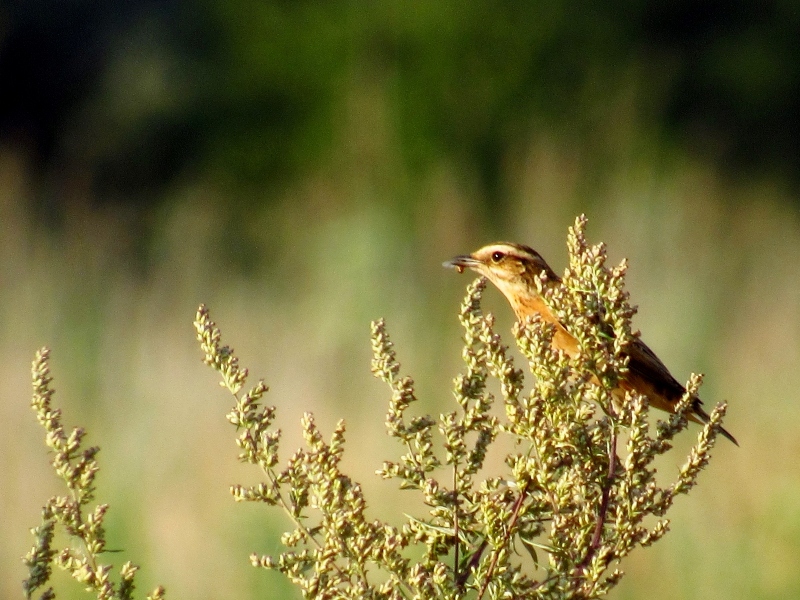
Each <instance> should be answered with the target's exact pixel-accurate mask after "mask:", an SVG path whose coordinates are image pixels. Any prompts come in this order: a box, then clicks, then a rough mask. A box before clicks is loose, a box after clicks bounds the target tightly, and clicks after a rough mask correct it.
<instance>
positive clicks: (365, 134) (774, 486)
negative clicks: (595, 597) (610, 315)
mask: <svg viewBox="0 0 800 600" xmlns="http://www.w3.org/2000/svg"><path fill="white" fill-rule="evenodd" d="M799 36H800V7H798V5H797V3H796V2H790V1H781V0H766V1H761V2H755V1H747V0H741V1H738V2H728V3H723V2H710V1H699V2H697V1H692V2H688V1H687V2H682V1H681V2H672V3H661V2H653V1H646V0H638V1H635V0H620V1H612V2H606V3H572V2H566V1H564V0H544V1H542V2H537V3H514V2H503V1H499V0H495V1H477V2H472V3H469V2H452V1H449V0H417V1H413V2H383V3H379V2H353V1H350V2H347V1H338V2H337V1H328V2H320V1H308V0H294V1H285V0H284V1H276V0H272V1H263V2H247V1H245V0H225V1H222V0H201V1H199V2H189V1H188V0H187V1H185V2H182V1H176V0H173V1H170V2H165V1H156V0H134V1H130V2H124V3H121V2H114V1H113V0H66V1H64V0H61V1H55V0H5V1H4V2H3V3H2V4H0V311H2V316H1V317H0V352H1V353H2V354H1V356H2V360H0V370H1V373H2V376H1V377H0V394H2V403H0V410H2V413H0V461H1V462H0V512H1V513H2V514H3V515H4V525H3V527H2V536H0V597H3V598H13V597H20V596H21V587H20V582H21V580H22V579H23V578H24V576H25V571H24V568H23V566H22V564H21V562H20V560H19V557H20V556H21V555H23V554H24V553H25V552H26V551H27V549H28V548H29V546H30V544H31V542H32V538H31V536H30V535H29V533H28V529H29V528H30V527H33V526H35V525H36V524H38V522H39V514H40V507H41V505H42V504H43V503H44V502H45V501H46V499H47V498H48V497H49V496H50V495H51V494H54V493H61V491H62V488H61V487H60V485H59V482H58V481H56V479H55V476H54V475H53V474H52V473H51V470H50V468H49V466H48V456H47V454H46V450H45V446H44V444H43V440H42V438H43V434H42V431H41V430H40V429H39V427H38V425H37V424H36V422H35V418H34V416H33V414H32V413H31V411H30V409H29V405H28V403H29V395H30V392H29V390H30V384H29V368H30V360H31V359H32V357H33V353H34V351H35V350H36V349H37V348H38V347H40V346H42V345H49V346H51V347H52V350H53V360H52V368H53V372H54V376H55V387H56V389H57V390H58V392H57V394H56V403H57V405H58V406H60V407H62V408H63V409H64V410H65V420H66V423H67V424H68V425H70V426H72V425H77V424H80V425H84V426H86V427H87V428H88V429H89V432H90V437H89V441H90V443H93V444H98V445H100V446H101V447H102V452H101V453H100V461H101V466H102V469H103V470H102V471H101V474H100V480H99V490H98V500H99V501H102V502H109V503H110V504H111V505H112V509H111V511H110V513H109V515H108V519H107V523H108V537H109V543H110V547H112V548H117V549H121V550H122V552H121V553H120V554H111V555H108V556H109V560H113V561H114V562H115V564H117V565H119V564H121V563H122V562H123V560H125V559H128V558H130V559H131V560H133V561H134V562H136V563H138V564H140V565H142V567H143V569H142V571H141V573H140V575H139V577H138V584H139V589H140V591H141V592H142V594H144V591H145V590H149V589H151V588H152V587H154V586H155V585H156V584H157V583H161V584H164V585H165V586H166V587H167V590H168V593H169V595H170V597H172V598H194V599H201V600H202V599H212V598H213V599H217V598H262V597H287V598H288V597H299V595H298V594H297V593H296V592H295V591H294V590H293V589H292V588H291V587H289V586H287V585H286V584H285V581H284V580H283V578H282V577H281V576H280V575H277V574H274V573H268V572H264V571H258V570H255V569H253V568H252V567H250V566H249V561H248V558H247V557H248V554H249V553H250V552H251V551H255V552H260V553H263V552H270V551H276V550H277V549H278V548H279V543H278V537H279V534H280V532H281V531H282V530H283V528H284V527H286V526H287V523H286V522H285V521H283V520H282V517H281V515H279V514H278V512H277V511H269V510H264V509H262V508H259V507H254V506H243V505H235V504H234V503H233V501H232V499H231V497H230V495H229V493H228V491H227V490H228V486H229V485H230V484H232V483H238V482H242V483H247V482H252V481H255V480H257V477H258V474H257V473H254V472H253V471H252V470H251V469H248V468H246V467H244V466H241V465H239V464H238V463H237V462H236V460H235V457H236V454H237V452H236V448H235V445H234V443H233V437H234V431H233V430H232V428H231V427H230V426H229V425H228V424H227V423H226V421H225V419H224V414H225V412H226V410H227V408H228V405H229V404H230V401H229V399H228V398H227V397H226V395H225V393H223V391H221V390H220V389H219V388H218V387H217V385H216V378H215V376H214V375H213V373H212V372H211V371H210V370H209V369H208V368H206V367H204V366H203V365H202V364H201V361H200V358H201V356H200V352H199V349H198V347H197V344H196V342H195V340H194V332H193V328H192V319H193V316H194V312H195V309H196V307H197V305H198V304H199V303H201V302H205V303H207V304H208V305H209V306H210V308H211V310H212V316H213V317H214V318H215V320H217V322H218V323H219V324H220V325H221V327H222V330H223V335H224V340H225V341H226V342H227V343H229V344H231V345H233V346H234V348H235V349H236V350H237V351H238V353H239V354H240V356H241V359H242V361H243V363H244V364H245V365H247V366H249V367H250V368H251V372H252V374H253V376H254V377H260V376H263V377H265V378H266V380H267V381H268V383H269V384H270V386H271V389H272V391H271V392H270V394H269V397H268V401H269V402H271V403H274V404H276V405H277V406H278V409H279V412H278V415H279V417H278V424H279V425H280V426H281V427H282V428H283V430H284V432H285V441H284V449H285V452H284V458H288V456H289V454H290V453H291V451H293V449H294V448H295V447H297V446H298V445H299V443H300V439H299V424H298V419H299V417H300V415H301V414H302V413H303V412H305V411H313V412H314V413H315V414H316V415H317V417H318V420H319V423H320V425H321V427H322V428H323V429H324V430H326V431H330V430H331V429H332V428H333V425H334V423H335V422H336V420H337V419H338V418H340V417H343V418H345V419H346V420H347V423H348V432H349V435H348V439H349V442H348V445H349V448H348V449H349V454H346V458H345V466H346V468H347V469H348V471H349V473H351V474H352V475H353V476H354V477H355V478H356V479H358V480H360V481H361V482H362V483H363V484H364V488H365V491H366V493H367V495H368V499H369V501H370V505H371V510H372V511H373V514H374V516H376V517H385V516H386V515H389V514H392V513H401V512H403V511H404V510H405V508H404V507H407V506H408V505H412V506H415V505H416V502H415V501H413V500H409V499H408V498H410V497H411V495H412V493H411V492H404V493H398V492H397V491H396V490H395V487H394V485H392V484H387V483H383V482H380V481H377V480H376V478H375V476H374V475H373V473H374V471H375V469H377V468H378V467H380V464H381V461H382V459H383V458H384V457H385V458H392V457H396V456H398V454H399V452H400V449H399V448H397V447H396V446H395V445H394V444H393V443H392V442H391V441H390V440H388V439H387V436H386V435H385V433H384V428H383V425H382V421H383V416H384V413H385V410H386V406H387V401H388V393H387V390H386V389H384V388H383V387H382V386H381V385H380V384H379V383H378V382H377V381H374V380H373V379H372V378H371V375H370V373H369V359H370V350H369V338H368V334H369V322H370V320H371V319H375V318H377V317H380V316H383V317H386V319H387V321H388V325H389V330H390V332H391V333H392V335H393V339H394V341H395V342H396V343H397V349H398V354H399V358H400V360H401V362H402V364H403V367H404V371H405V372H406V373H407V374H411V375H413V376H414V377H415V379H416V380H417V383H418V392H419V396H420V398H421V399H422V406H421V407H420V410H423V411H425V412H432V413H434V414H438V413H439V412H441V411H443V410H449V409H447V408H446V407H448V406H449V405H448V402H449V401H450V399H451V395H450V391H449V390H450V382H451V379H452V377H453V376H454V375H455V374H456V373H457V370H458V369H459V363H460V360H459V348H460V332H459V329H458V323H457V320H456V311H457V309H458V305H459V302H460V301H461V298H462V296H463V291H464V286H465V285H466V284H467V282H468V281H470V279H469V278H468V277H466V276H462V277H458V276H456V275H455V274H454V273H453V272H449V271H444V270H443V269H442V268H441V266H440V265H441V262H442V261H443V260H446V259H448V258H450V257H452V256H453V255H455V254H459V253H464V252H467V251H471V250H474V249H475V248H477V247H479V246H481V245H483V244H485V243H487V242H490V241H493V240H496V239H505V240H512V241H519V242H523V243H527V244H529V245H532V246H534V247H535V248H537V249H538V250H539V251H540V252H541V253H542V254H543V255H544V256H545V257H547V258H548V260H549V261H550V262H551V264H552V265H553V267H554V268H555V269H556V270H557V271H560V270H562V269H563V267H564V265H565V261H566V249H565V237H566V230H567V227H568V226H569V225H570V224H571V223H572V221H573V220H574V218H575V216H576V215H577V214H579V213H581V212H585V213H586V214H587V215H588V217H589V237H590V239H591V240H593V241H601V240H602V241H605V242H607V243H608V245H609V251H610V255H611V258H612V260H613V261H615V262H616V261H618V260H620V259H621V258H622V257H627V258H629V259H630V264H631V267H630V272H629V278H628V281H629V289H630V291H631V293H632V297H633V301H634V302H635V303H636V304H638V305H639V306H640V311H639V315H638V317H637V320H636V325H637V327H639V328H640V329H641V330H642V331H643V336H644V339H645V340H646V341H647V342H648V343H649V344H650V345H651V346H652V347H653V348H654V349H655V350H656V351H657V352H658V353H659V354H660V356H661V357H662V358H663V359H664V360H665V362H666V363H667V364H668V365H669V366H670V367H671V369H672V370H673V372H674V374H675V375H676V376H677V377H678V378H679V379H685V378H686V377H687V376H688V375H689V373H690V372H692V371H702V372H705V373H706V374H707V379H706V385H705V387H704V389H703V392H704V397H705V398H706V400H707V402H710V403H713V402H715V401H717V400H721V399H726V400H728V402H729V403H730V408H729V416H728V418H727V420H726V425H727V427H728V428H729V429H730V430H731V431H732V432H733V433H734V434H735V435H736V436H737V438H738V439H739V441H740V443H741V447H740V448H735V447H733V446H732V445H730V444H727V443H724V442H723V443H721V444H720V445H719V446H718V447H717V448H716V449H715V451H714V454H715V456H714V460H713V461H712V464H711V466H710V468H709V469H708V471H707V472H705V473H703V475H702V477H701V480H700V486H699V488H698V489H697V490H695V491H694V492H693V493H692V494H691V496H689V497H686V498H682V499H681V500H680V501H679V502H678V503H677V506H676V507H675V510H674V512H673V513H672V518H673V525H672V531H671V533H670V534H669V535H668V536H667V537H666V538H665V539H664V540H663V541H662V542H660V543H658V544H656V545H655V546H654V547H652V548H648V549H644V550H640V551H638V552H636V553H634V554H633V555H632V556H630V557H629V558H627V559H625V560H624V561H623V563H622V567H623V568H624V569H625V570H626V571H627V572H628V576H627V577H626V578H625V579H624V580H623V583H622V584H621V586H620V587H619V588H618V590H616V591H615V592H614V594H613V597H615V598H620V599H623V598H644V597H647V598H653V599H659V598H670V599H675V598H704V599H713V598H753V599H761V598H776V599H777V598H780V599H784V598H792V597H800V575H798V572H797V565H798V564H800V470H798V468H797V464H798V458H800V436H798V428H799V427H800V402H798V390H799V389H800V369H798V366H799V365H800V360H799V359H800V266H799V265H800V219H799V218H798V217H799V215H798V209H799V208H800V194H798V189H799V188H798V183H800V177H798V165H800V144H799V143H798V140H800V131H799V130H800V126H798V118H797V116H798V114H800V45H798V44H797V40H798V39H800V37H799ZM485 307H486V308H487V309H488V310H491V311H494V312H496V313H497V315H498V319H499V328H500V330H501V331H503V332H508V330H509V327H510V325H511V323H512V319H511V315H510V314H509V313H510V311H509V310H508V308H507V306H506V305H505V303H504V301H503V299H502V298H501V297H500V296H499V294H497V293H496V292H495V291H489V292H487V295H486V298H485ZM508 337H509V341H510V336H508ZM685 437H686V439H685V440H683V445H681V446H680V448H679V449H680V451H681V452H683V451H685V450H686V449H688V446H689V444H690V442H691V439H693V437H694V436H693V435H687V436H685ZM673 460H674V462H675V465H673V464H671V463H665V464H664V466H663V469H662V470H663V473H664V475H665V476H666V477H669V476H671V475H673V474H674V473H675V472H676V470H677V463H678V462H679V460H680V457H679V456H676V458H674V459H673ZM404 494H409V496H406V495H404ZM63 579H64V578H63V576H60V575H58V576H57V578H56V581H58V582H62V584H63V587H62V590H63V595H61V597H63V598H72V597H75V598H77V597H83V596H81V594H80V593H79V591H78V586H77V585H75V584H73V583H71V582H65V581H63Z"/></svg>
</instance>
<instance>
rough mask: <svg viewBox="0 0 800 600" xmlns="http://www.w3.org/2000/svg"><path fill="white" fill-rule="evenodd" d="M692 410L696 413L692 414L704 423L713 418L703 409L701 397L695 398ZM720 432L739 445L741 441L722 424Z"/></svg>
mask: <svg viewBox="0 0 800 600" xmlns="http://www.w3.org/2000/svg"><path fill="white" fill-rule="evenodd" d="M692 412H693V413H694V415H692V416H697V418H698V420H699V421H702V422H703V423H708V421H709V419H711V417H709V416H708V413H707V412H706V411H704V410H703V406H702V403H701V402H700V399H699V398H697V399H695V401H694V405H693V406H692ZM719 432H720V433H721V434H722V436H723V437H725V438H727V439H729V440H730V441H732V442H733V443H734V444H736V445H737V446H738V445H739V442H737V441H736V438H735V437H733V436H732V435H731V432H730V431H728V430H727V429H725V428H724V427H722V426H720V428H719Z"/></svg>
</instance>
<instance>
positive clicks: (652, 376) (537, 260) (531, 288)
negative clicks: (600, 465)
mask: <svg viewBox="0 0 800 600" xmlns="http://www.w3.org/2000/svg"><path fill="white" fill-rule="evenodd" d="M444 266H445V267H451V268H454V269H456V270H457V271H458V272H459V273H461V272H462V271H463V270H464V269H465V268H467V269H472V270H473V271H475V272H477V273H479V274H480V275H483V276H484V277H486V278H487V279H488V280H489V281H491V282H492V283H493V284H494V285H495V286H497V288H498V289H499V290H500V291H501V292H502V293H503V295H504V296H505V297H506V299H507V300H508V301H509V303H510V304H511V308H513V309H514V312H515V313H516V315H517V319H518V320H519V321H520V322H524V320H525V319H526V318H527V317H530V316H533V315H535V314H537V313H538V314H539V315H541V318H542V319H543V320H544V321H547V322H548V323H552V324H553V325H555V328H556V331H555V335H554V336H553V346H555V347H556V348H558V349H560V350H563V351H564V352H566V353H567V354H569V355H571V356H575V355H576V354H578V352H579V348H578V342H577V340H576V339H575V338H574V337H573V336H572V335H571V334H570V333H569V331H567V330H566V329H565V328H564V326H563V325H562V324H561V323H560V322H559V321H558V319H557V318H556V316H555V315H554V314H553V312H552V311H551V310H550V308H549V307H548V306H547V304H546V303H545V301H544V299H543V298H542V297H541V295H540V294H539V292H538V290H537V288H536V278H538V277H539V276H540V274H541V273H542V272H544V273H545V275H546V276H547V280H546V283H545V285H558V284H559V283H560V282H561V278H560V277H559V276H558V275H557V274H556V272H555V271H553V269H551V268H550V265H548V264H547V262H545V260H544V259H543V258H542V257H541V255H540V254H539V253H538V252H536V250H534V249H532V248H529V247H528V246H523V245H521V244H511V243H507V242H499V243H496V244H490V245H488V246H484V247H483V248H481V249H480V250H477V251H475V252H473V253H472V254H465V255H462V256H456V257H455V258H453V259H452V260H449V261H447V262H445V263H444ZM627 353H628V356H629V359H630V360H629V363H628V373H627V374H626V375H625V376H624V379H623V382H622V384H621V386H620V387H621V388H622V391H624V390H626V389H629V390H634V391H636V392H639V393H640V394H643V395H645V396H647V398H648V400H649V401H650V405H651V406H655V407H656V408H658V409H661V410H664V411H667V412H675V407H676V406H677V405H678V402H679V401H680V399H681V397H682V396H683V394H685V393H686V388H684V387H683V385H681V384H680V383H679V382H678V380H677V379H675V378H674V377H673V376H672V374H671V373H670V372H669V369H667V367H666V366H665V365H664V363H663V362H661V359H659V358H658V356H656V355H655V353H654V352H653V351H652V350H651V349H650V348H649V347H648V346H647V345H646V344H645V343H644V342H642V341H641V340H639V339H638V338H636V339H635V340H634V341H633V343H632V344H630V346H629V347H628V349H627ZM687 418H688V419H689V420H690V421H694V422H696V423H706V422H708V419H709V416H708V413H706V412H705V411H704V410H703V403H702V402H701V401H700V398H697V397H695V398H693V400H692V405H691V409H690V414H688V415H687ZM720 433H721V434H722V435H724V436H725V437H726V438H728V439H729V440H730V441H732V442H733V443H734V444H736V445H737V446H738V445H739V444H738V442H737V441H736V439H735V438H734V437H733V436H732V435H731V434H730V433H729V432H728V431H726V430H725V429H723V428H720Z"/></svg>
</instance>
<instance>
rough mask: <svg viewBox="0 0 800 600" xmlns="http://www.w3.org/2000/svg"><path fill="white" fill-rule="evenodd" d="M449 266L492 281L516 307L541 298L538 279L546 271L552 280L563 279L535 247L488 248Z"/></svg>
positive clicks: (503, 244)
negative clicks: (524, 301) (523, 301)
mask: <svg viewBox="0 0 800 600" xmlns="http://www.w3.org/2000/svg"><path fill="white" fill-rule="evenodd" d="M443 265H444V266H445V267H450V268H453V269H456V270H457V271H458V272H459V273H460V272H462V271H463V270H464V269H472V270H473V271H475V272H476V273H479V274H480V275H483V276H484V277H486V278H487V279H488V280H489V281H491V282H492V283H493V284H494V285H495V286H497V288H498V289H499V290H500V291H501V292H502V293H503V295H504V296H505V297H506V298H508V300H509V301H510V302H511V304H512V306H514V307H516V306H517V303H518V302H519V300H521V299H523V298H528V297H530V296H538V293H537V291H536V290H537V288H536V281H535V278H536V277H539V275H540V274H541V273H542V272H543V271H544V273H545V274H546V275H547V279H548V281H551V282H558V281H560V278H559V277H558V275H556V273H555V271H553V269H551V268H550V265H548V264H547V262H545V260H544V259H543V258H542V256H541V255H540V254H539V253H538V252H536V250H534V249H533V248H529V247H528V246H523V245H521V244H512V243H509V242H497V243H494V244H489V245H488V246H484V247H483V248H481V249H480V250H476V251H475V252H473V253H472V254H463V255H461V256H456V257H455V258H453V259H451V260H448V261H447V262H445V263H443Z"/></svg>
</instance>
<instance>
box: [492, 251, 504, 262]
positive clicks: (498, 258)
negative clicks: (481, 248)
mask: <svg viewBox="0 0 800 600" xmlns="http://www.w3.org/2000/svg"><path fill="white" fill-rule="evenodd" d="M503 258H505V254H503V253H502V252H500V251H495V252H492V262H496V263H498V262H500V261H501V260H503Z"/></svg>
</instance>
